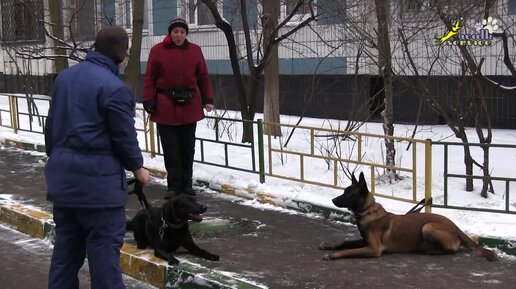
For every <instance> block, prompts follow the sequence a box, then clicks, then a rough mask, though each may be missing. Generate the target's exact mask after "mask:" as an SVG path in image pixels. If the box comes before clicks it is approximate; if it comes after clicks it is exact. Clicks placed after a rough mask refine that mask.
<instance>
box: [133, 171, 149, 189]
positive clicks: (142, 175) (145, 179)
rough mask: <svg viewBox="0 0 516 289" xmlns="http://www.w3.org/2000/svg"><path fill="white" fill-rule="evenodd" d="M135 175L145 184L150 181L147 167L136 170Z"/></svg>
mask: <svg viewBox="0 0 516 289" xmlns="http://www.w3.org/2000/svg"><path fill="white" fill-rule="evenodd" d="M133 173H134V177H135V178H136V179H137V180H138V181H139V182H140V183H142V184H143V185H146V184H148V183H149V182H150V173H149V171H148V170H147V169H146V168H143V167H142V168H139V169H138V170H136V171H134V172H133Z"/></svg>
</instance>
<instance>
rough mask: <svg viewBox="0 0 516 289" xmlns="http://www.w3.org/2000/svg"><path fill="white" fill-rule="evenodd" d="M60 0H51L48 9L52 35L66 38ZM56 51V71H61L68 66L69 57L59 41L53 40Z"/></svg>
mask: <svg viewBox="0 0 516 289" xmlns="http://www.w3.org/2000/svg"><path fill="white" fill-rule="evenodd" d="M59 2H60V1H59V0H49V1H48V10H49V14H50V23H51V25H52V35H53V36H54V37H55V38H57V39H64V31H63V19H62V18H61V9H60V7H59ZM53 45H54V47H55V48H54V53H55V55H58V57H57V58H56V59H55V60H54V66H55V72H56V73H59V72H61V71H62V70H65V69H66V68H68V57H67V56H66V49H64V48H59V46H62V45H60V43H59V41H57V40H53Z"/></svg>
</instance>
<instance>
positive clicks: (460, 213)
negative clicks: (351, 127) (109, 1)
mask: <svg viewBox="0 0 516 289" xmlns="http://www.w3.org/2000/svg"><path fill="white" fill-rule="evenodd" d="M37 104H38V109H39V112H40V113H41V114H42V115H46V112H47V110H48V101H46V100H41V101H37ZM18 106H19V110H20V111H21V112H27V105H26V104H25V102H24V101H20V103H19V105H18ZM8 107H9V106H8V102H7V98H6V97H2V95H0V111H1V110H7V109H8ZM217 113H219V114H220V112H215V113H213V112H212V113H210V114H209V115H211V116H215V115H216V114H217ZM225 117H228V118H237V113H236V112H228V113H226V115H225ZM261 117H262V116H261V115H257V116H256V118H257V119H258V118H261ZM135 119H136V126H137V128H143V118H142V116H141V115H137V116H136V118H135ZM298 119H299V117H296V116H282V117H281V123H282V124H292V125H293V124H296V123H297V121H298ZM1 120H2V125H9V124H10V119H9V114H8V113H6V112H5V111H2V112H1ZM40 121H41V119H37V118H35V119H33V120H32V125H33V129H34V130H37V131H42V128H41V126H40ZM30 123H31V122H30V121H29V118H28V117H26V116H22V117H20V126H21V127H22V128H29V124H30ZM345 124H346V122H345V121H338V120H322V119H314V118H304V119H303V120H302V121H301V123H300V125H301V126H307V127H314V128H322V127H324V128H333V129H336V128H339V127H340V128H342V127H344V126H345ZM219 129H220V130H219V138H220V139H222V140H225V141H230V142H234V143H239V142H240V138H241V136H242V134H241V124H240V123H230V122H223V123H222V125H220V126H219ZM413 129H414V127H413V126H412V125H405V124H395V135H396V136H400V137H410V136H411V134H412V131H413ZM291 131H292V128H289V127H284V128H283V129H282V133H283V137H281V138H276V139H274V138H272V140H271V143H270V144H269V143H268V140H267V139H266V140H265V146H266V147H268V146H269V145H270V146H271V147H274V148H280V147H281V146H282V145H284V144H285V142H286V138H287V136H288V135H289V134H290V132H291ZM360 132H361V133H370V134H378V135H381V134H382V133H383V132H382V125H381V124H380V123H366V124H365V125H364V126H362V127H361V128H360ZM255 133H256V130H255ZM467 133H468V137H469V139H470V142H472V143H474V142H477V137H476V133H475V131H474V130H473V129H469V130H468V131H467ZM315 134H316V135H318V136H320V135H325V134H327V133H325V132H320V131H315ZM214 135H215V133H214V129H213V120H210V119H206V120H204V121H201V122H199V124H198V126H197V137H198V138H207V139H214ZM5 138H8V139H13V140H18V141H23V142H29V143H34V144H40V145H42V144H44V138H43V135H42V134H35V133H27V132H23V131H20V132H19V133H18V134H15V133H14V132H13V131H12V130H11V129H9V128H5V127H0V140H1V139H5ZM415 138H417V139H420V140H424V139H426V138H429V139H431V140H432V141H434V142H435V141H447V142H458V140H457V139H455V138H454V136H453V134H452V133H451V131H450V129H449V128H448V127H447V126H444V125H435V126H420V127H418V129H417V134H416V136H415ZM256 139H257V138H256ZM309 140H310V131H309V130H303V129H296V130H295V132H294V134H293V135H292V138H291V139H290V141H289V143H288V146H287V149H288V150H289V151H296V152H307V151H309V150H310V145H309ZM139 141H140V144H141V146H142V147H143V146H144V145H145V143H146V142H145V138H144V135H143V133H142V132H139ZM356 143H357V142H356V141H353V140H345V141H342V142H340V143H339V145H340V146H339V147H338V148H334V142H332V141H329V140H328V138H324V137H318V138H316V141H315V145H314V150H315V152H316V153H318V154H321V155H325V154H326V152H327V151H328V150H330V149H333V152H332V155H336V154H339V155H341V156H344V157H348V158H350V159H356V158H357V157H358V152H357V149H356V146H357V144H356ZM362 143H363V151H362V156H363V160H364V161H367V162H370V163H376V164H381V163H382V160H383V159H384V155H385V152H384V147H383V139H381V138H374V137H364V138H363V140H362ZM492 143H493V144H515V143H516V130H502V129H495V130H493V141H492ZM407 144H408V143H407V142H405V141H400V142H396V144H395V146H396V162H397V164H398V165H399V166H401V167H407V168H410V167H411V166H412V164H413V162H414V160H415V162H416V165H415V166H416V167H417V170H418V172H419V173H418V175H417V177H416V180H415V182H416V186H415V188H416V192H417V195H416V198H415V199H416V200H420V199H422V198H423V197H424V186H425V183H424V176H423V172H424V165H425V163H424V153H425V151H424V145H423V144H422V143H417V145H416V151H415V153H414V154H413V152H412V151H411V150H406V148H407ZM203 151H204V152H203V155H204V158H205V160H206V161H210V162H214V163H218V164H223V163H224V155H225V154H224V151H223V146H222V145H220V144H212V143H207V142H205V143H204V150H203ZM256 154H257V152H256ZM266 154H267V152H266ZM472 154H473V157H474V158H476V159H477V160H478V161H479V162H481V160H482V158H481V157H482V151H481V149H480V148H477V147H474V148H472ZM271 156H272V159H271V160H270V162H271V163H272V167H273V168H274V169H273V170H274V173H276V174H281V175H283V176H292V177H299V174H300V165H299V158H296V157H295V156H292V155H286V154H281V153H272V154H271ZM413 156H415V157H413ZM228 157H229V158H228V161H229V163H230V164H231V165H233V166H237V167H241V168H246V169H251V168H252V166H251V163H252V162H251V153H250V151H249V149H243V148H236V147H232V146H229V147H228ZM200 158H201V148H200V143H199V141H198V142H197V148H196V159H197V160H199V159H200ZM463 158H464V157H463V153H462V149H461V147H450V149H449V153H448V171H449V173H455V174H464V164H463ZM265 159H266V160H265V168H266V169H268V167H269V159H268V157H267V155H266V158H265ZM515 163H516V149H514V148H491V150H490V171H491V174H492V176H496V177H509V178H514V177H515V174H514V171H515V170H514V168H513V166H514V164H515ZM443 164H444V149H443V146H442V145H434V146H433V147H432V177H433V178H432V197H433V200H434V203H439V204H442V203H443V201H444V180H443V172H444V165H443ZM145 165H146V166H147V167H150V168H155V169H159V170H162V171H164V165H163V159H162V157H160V156H157V157H155V158H151V157H150V155H149V154H145ZM349 169H351V170H356V172H357V173H358V172H361V171H363V172H364V174H365V175H366V179H368V180H370V176H371V170H370V168H369V167H367V166H359V167H356V166H353V165H351V166H349ZM474 170H475V171H474V173H475V174H476V175H481V172H480V170H479V169H476V168H475V169H474ZM374 171H375V175H376V176H378V175H381V174H382V172H383V170H382V169H381V168H376V169H375V170H374ZM303 173H304V176H305V178H306V179H308V180H311V181H317V182H324V183H332V181H333V177H334V176H333V173H334V172H333V166H332V165H331V164H330V165H328V164H327V163H326V162H325V161H324V160H319V159H309V158H307V159H305V163H304V172H303ZM401 176H403V177H404V179H403V180H401V181H398V182H395V183H389V182H385V181H382V180H381V179H378V178H376V179H375V181H376V192H378V193H381V194H384V195H390V196H395V197H403V198H407V197H408V198H412V193H413V178H412V175H411V174H409V173H404V172H401ZM194 177H195V178H197V179H201V180H205V181H209V182H210V183H216V184H229V185H231V186H232V187H235V188H238V189H241V190H245V189H252V190H254V191H258V192H266V193H268V194H271V195H274V196H275V197H276V199H277V200H280V201H281V200H283V201H284V202H285V203H288V202H291V201H304V202H308V203H313V204H317V205H322V206H326V207H330V208H334V206H333V204H332V203H331V199H332V198H334V197H335V196H337V195H339V194H341V193H342V190H341V189H332V188H327V187H321V186H316V185H310V184H304V183H300V182H296V181H290V180H285V179H280V178H274V177H266V182H265V183H264V184H260V182H259V177H258V175H257V174H252V173H247V172H241V171H236V170H230V169H224V168H220V167H216V166H210V165H205V164H200V163H196V164H195V166H194ZM161 182H162V183H164V181H163V180H161ZM349 183H350V181H349V179H348V178H347V177H346V176H345V175H344V173H343V170H342V169H341V168H339V169H338V185H339V186H341V187H345V186H347V185H349ZM474 186H475V191H473V192H466V191H465V181H464V179H457V178H450V179H449V180H448V204H450V205H457V206H466V207H481V208H490V209H503V208H504V205H505V203H506V197H507V195H506V192H505V186H506V184H505V182H500V181H495V182H494V187H495V193H494V194H489V196H488V198H487V199H484V198H481V197H480V193H479V192H480V188H481V181H480V180H476V181H475V182H474ZM509 189H510V190H509V192H511V196H510V198H509V204H510V209H511V210H512V211H516V182H511V183H509ZM377 201H378V202H380V203H381V204H382V205H383V206H384V207H385V208H386V209H387V210H389V211H392V212H394V213H404V212H406V211H407V210H408V209H410V208H411V207H412V206H413V204H410V203H405V202H399V201H395V200H391V199H385V198H377ZM247 205H255V206H259V207H260V208H262V209H265V207H264V205H262V204H258V202H254V204H253V203H252V202H248V203H247ZM432 211H433V212H435V213H439V214H443V215H446V216H448V217H449V218H451V219H452V220H453V221H455V222H456V223H457V224H458V225H459V227H461V228H462V229H464V230H465V231H466V232H468V233H472V234H477V235H480V236H484V237H500V238H507V239H512V240H516V216H515V215H514V214H499V213H482V212H474V211H464V210H451V209H439V208H433V210H432Z"/></svg>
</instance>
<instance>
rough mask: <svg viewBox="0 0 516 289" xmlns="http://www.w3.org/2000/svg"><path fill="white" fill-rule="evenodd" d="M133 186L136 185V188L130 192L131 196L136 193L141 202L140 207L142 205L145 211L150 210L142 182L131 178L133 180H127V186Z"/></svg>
mask: <svg viewBox="0 0 516 289" xmlns="http://www.w3.org/2000/svg"><path fill="white" fill-rule="evenodd" d="M132 184H134V188H133V190H132V191H129V195H130V194H133V193H134V194H135V195H136V196H138V202H140V205H142V207H144V208H145V209H149V208H150V205H149V202H148V201H147V198H146V197H145V194H144V193H143V184H142V183H141V182H140V181H138V180H137V179H136V178H131V179H129V180H127V185H132Z"/></svg>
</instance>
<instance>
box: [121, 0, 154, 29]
mask: <svg viewBox="0 0 516 289" xmlns="http://www.w3.org/2000/svg"><path fill="white" fill-rule="evenodd" d="M148 2H149V0H144V1H143V31H148V30H149V13H150V12H151V11H149V3H148ZM120 6H121V10H122V14H123V17H122V19H123V26H124V27H125V28H126V29H132V28H133V0H123V1H122V2H121V5H120Z"/></svg>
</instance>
